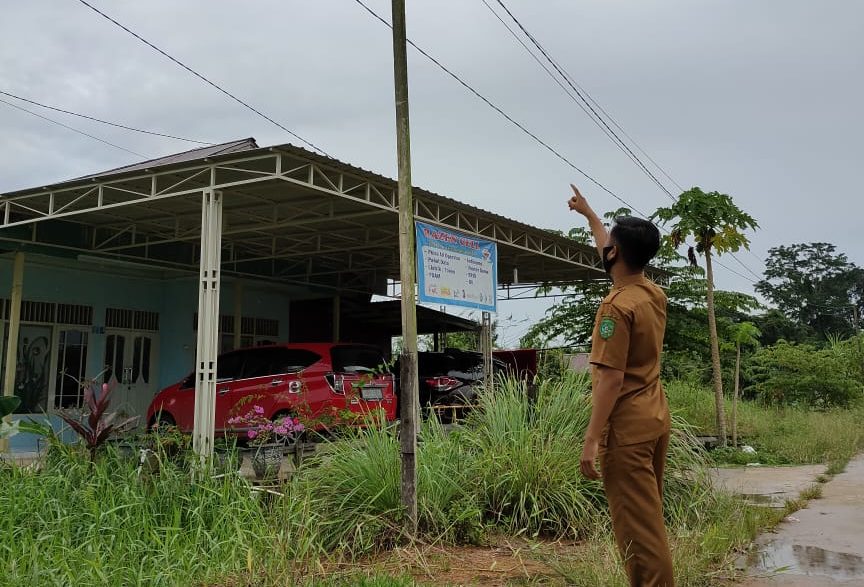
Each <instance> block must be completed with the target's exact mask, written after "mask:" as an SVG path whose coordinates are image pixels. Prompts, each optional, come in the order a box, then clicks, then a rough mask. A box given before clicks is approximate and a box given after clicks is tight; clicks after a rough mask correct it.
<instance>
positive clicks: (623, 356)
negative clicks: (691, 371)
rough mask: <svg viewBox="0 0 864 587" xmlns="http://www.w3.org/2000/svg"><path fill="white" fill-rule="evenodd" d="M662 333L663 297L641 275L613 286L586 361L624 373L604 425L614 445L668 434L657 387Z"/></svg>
mask: <svg viewBox="0 0 864 587" xmlns="http://www.w3.org/2000/svg"><path fill="white" fill-rule="evenodd" d="M665 331H666V294H664V293H663V290H662V289H660V288H659V287H658V286H657V285H656V284H654V283H653V282H651V281H649V280H648V279H647V278H646V277H644V276H643V275H634V276H629V277H626V278H624V279H622V280H619V281H618V282H617V283H615V285H614V286H613V287H612V291H611V292H610V293H609V295H608V296H606V298H605V299H604V300H603V303H602V304H601V305H600V309H599V310H598V311H597V319H596V321H595V324H594V334H593V336H592V346H591V359H590V361H591V363H592V364H593V365H603V366H605V367H611V368H613V369H618V370H620V371H624V383H623V385H622V388H621V395H620V397H619V398H618V401H617V402H616V404H615V407H614V408H613V409H612V414H611V415H610V416H609V423H608V426H607V432H608V433H612V434H614V435H615V441H616V442H617V443H618V444H619V445H627V444H637V443H640V442H648V441H650V440H654V439H656V438H659V437H660V436H662V435H663V434H665V433H667V432H668V431H669V428H670V418H669V405H668V403H667V401H666V394H665V393H664V392H663V386H662V385H661V384H660V353H661V352H662V350H663V335H664V333H665ZM605 436H606V435H605V434H604V437H605Z"/></svg>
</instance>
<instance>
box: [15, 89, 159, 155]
mask: <svg viewBox="0 0 864 587" xmlns="http://www.w3.org/2000/svg"><path fill="white" fill-rule="evenodd" d="M0 103H3V104H6V105H7V106H10V107H12V108H15V109H17V110H20V111H22V112H26V113H27V114H30V115H32V116H35V117H37V118H41V119H42V120H45V121H47V122H50V123H51V124H56V125H57V126H62V127H63V128H65V129H67V130H71V131H72V132H75V133H78V134H79V135H84V136H85V137H89V138H91V139H93V140H95V141H99V142H100V143H105V144H106V145H109V146H111V147H114V148H115V149H120V150H121V151H126V152H127V153H131V154H133V155H135V156H136V157H141V158H143V159H147V156H146V155H142V154H141V153H136V152H135V151H132V150H130V149H127V148H126V147H121V146H120V145H115V144H114V143H112V142H110V141H106V140H105V139H101V138H99V137H97V136H94V135H91V134H90V133H86V132H84V131H83V130H78V129H77V128H74V127H71V126H69V125H68V124H63V123H62V122H59V121H57V120H54V119H53V118H48V117H47V116H42V115H41V114H38V113H36V112H33V111H32V110H27V109H26V108H23V107H21V106H18V105H17V104H13V103H12V102H7V101H6V100H3V99H2V98H0Z"/></svg>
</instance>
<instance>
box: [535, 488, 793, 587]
mask: <svg viewBox="0 0 864 587" xmlns="http://www.w3.org/2000/svg"><path fill="white" fill-rule="evenodd" d="M702 505H703V506H708V508H707V509H708V511H707V512H706V516H705V517H704V518H703V519H701V520H700V521H699V523H698V524H696V525H683V524H673V525H670V526H669V542H670V548H671V551H672V562H673V565H674V568H675V580H676V585H679V587H707V586H714V585H717V584H718V583H720V582H721V581H722V580H724V579H728V578H731V577H733V576H735V574H736V573H735V562H736V559H737V557H738V555H739V553H741V552H742V551H743V550H744V549H745V548H746V547H747V545H749V544H750V542H752V540H753V539H754V538H755V537H756V535H758V534H759V532H760V531H761V530H762V529H763V528H765V527H770V526H773V525H775V524H777V523H778V522H779V521H780V520H781V519H782V517H783V516H784V515H785V513H782V512H778V511H777V510H772V509H769V508H760V507H753V506H748V505H746V504H744V503H743V502H741V501H740V500H738V499H736V498H734V497H732V496H730V495H719V496H715V498H714V500H713V501H712V502H711V503H710V504H704V503H703V504H702ZM550 564H551V565H552V567H553V568H554V569H555V570H556V571H557V572H558V573H559V574H560V575H561V576H562V577H563V578H564V580H565V582H566V584H567V585H585V586H589V585H590V586H592V587H593V586H596V587H625V586H626V585H627V579H626V576H625V575H624V570H623V567H622V565H621V564H620V562H619V559H618V551H617V548H616V546H615V541H614V539H613V537H612V535H611V533H610V532H608V531H602V532H599V533H598V534H597V535H596V536H594V537H593V538H592V540H590V541H589V542H588V543H586V548H585V550H584V552H582V551H580V552H579V553H578V554H577V555H575V556H571V557H567V558H563V559H557V560H552V561H550Z"/></svg>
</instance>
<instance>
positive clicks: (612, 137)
mask: <svg viewBox="0 0 864 587" xmlns="http://www.w3.org/2000/svg"><path fill="white" fill-rule="evenodd" d="M480 1H481V2H483V4H485V5H486V8H488V9H489V12H491V13H492V15H493V16H495V18H497V19H498V21H499V22H500V23H501V24H502V25H503V26H504V28H506V29H507V31H508V32H509V33H510V34H511V35H512V37H513V38H514V39H515V40H516V42H518V43H519V44H520V45H522V47H523V48H524V49H525V52H526V53H528V55H530V56H531V58H532V59H534V61H535V62H536V63H537V65H539V66H540V67H541V68H542V69H543V70H544V71H545V72H546V74H547V75H548V76H549V77H550V78H551V79H552V81H554V82H555V83H556V84H558V87H560V88H561V89H562V90H563V91H564V93H565V94H567V96H568V97H569V98H570V99H571V100H572V101H573V103H574V104H576V105H577V106H578V107H579V108H580V109H581V110H582V111H583V112H584V113H585V115H586V116H588V118H589V119H591V121H592V122H593V123H594V124H595V126H597V128H599V129H600V131H601V132H603V134H605V135H606V136H607V137H608V138H609V140H610V141H612V142H613V143H614V144H615V145H616V146H617V147H618V149H619V150H621V152H622V153H624V154H625V155H627V157H629V158H630V160H631V161H633V163H635V164H636V165H637V166H639V165H640V162H639V160H638V159H637V158H636V157H634V156H633V154H632V153H628V152H627V150H626V149H625V148H624V147H622V145H621V142H620V139H618V138H617V137H616V136H615V135H613V134H612V133H611V132H610V131H609V129H608V128H607V127H605V126H604V125H603V124H601V122H600V121H599V120H598V119H597V118H596V117H595V116H593V115H592V114H591V111H589V110H588V108H586V107H585V105H584V104H583V103H582V102H581V101H580V100H579V98H577V97H576V96H575V95H574V94H573V92H572V90H571V89H569V88H568V87H567V86H566V85H564V82H562V81H561V80H560V79H559V78H558V76H556V75H555V73H554V72H553V71H552V70H551V69H549V67H548V66H547V65H546V64H545V63H543V61H542V60H541V59H540V58H539V57H537V55H536V54H535V53H534V51H532V50H531V48H530V47H529V46H528V45H527V44H526V43H525V41H523V40H522V38H521V37H520V36H519V35H518V33H516V31H514V30H513V28H512V27H511V26H510V25H509V24H507V21H505V20H504V19H503V18H502V17H501V15H500V14H498V13H497V12H496V11H495V9H494V8H492V5H491V4H489V2H488V1H487V0H480Z"/></svg>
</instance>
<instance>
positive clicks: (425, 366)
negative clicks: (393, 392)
mask: <svg viewBox="0 0 864 587" xmlns="http://www.w3.org/2000/svg"><path fill="white" fill-rule="evenodd" d="M506 368H507V366H506V364H505V363H503V362H502V361H500V360H498V359H495V358H493V359H492V373H493V375H497V374H498V373H503V372H504V370H505V369H506ZM417 372H418V374H419V379H420V390H419V392H420V407H421V409H422V410H423V413H424V414H429V413H430V412H431V411H433V410H434V411H437V412H438V415H439V417H440V418H441V420H442V421H445V422H449V421H452V420H453V418H454V416H455V417H456V418H457V419H459V418H461V417H463V416H464V414H465V412H466V409H465V408H463V407H461V406H470V405H472V404H474V403H475V402H476V400H477V394H478V392H479V390H480V388H481V387H482V384H483V354H482V353H478V352H474V351H464V350H461V349H451V348H448V349H445V350H444V351H443V352H419V353H417ZM396 373H397V377H398V373H400V371H399V365H398V363H397V365H396ZM397 385H398V382H397ZM397 389H401V386H399V387H397ZM397 395H401V394H399V392H398V391H397ZM448 406H449V407H450V408H448Z"/></svg>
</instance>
